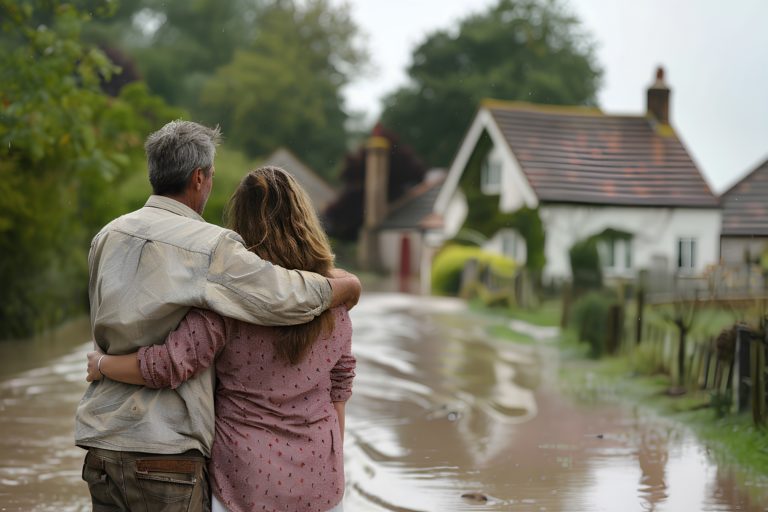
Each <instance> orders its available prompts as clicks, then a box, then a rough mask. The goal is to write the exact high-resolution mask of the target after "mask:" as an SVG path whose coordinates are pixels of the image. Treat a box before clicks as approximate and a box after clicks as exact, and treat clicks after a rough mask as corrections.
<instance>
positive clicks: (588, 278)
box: [568, 237, 603, 292]
mask: <svg viewBox="0 0 768 512" xmlns="http://www.w3.org/2000/svg"><path fill="white" fill-rule="evenodd" d="M568 255H569V257H570V260H571V273H572V275H573V288H574V290H577V291H578V292H581V291H583V290H599V289H600V288H602V287H603V271H602V267H601V266H600V255H599V253H598V251H597V239H596V238H594V237H592V238H587V239H585V240H581V241H579V242H576V243H575V244H573V246H572V247H571V249H570V250H569V251H568Z"/></svg>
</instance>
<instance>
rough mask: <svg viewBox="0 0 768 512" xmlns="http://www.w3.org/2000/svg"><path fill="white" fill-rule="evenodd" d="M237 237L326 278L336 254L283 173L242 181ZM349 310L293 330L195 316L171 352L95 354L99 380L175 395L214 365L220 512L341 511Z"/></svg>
mask: <svg viewBox="0 0 768 512" xmlns="http://www.w3.org/2000/svg"><path fill="white" fill-rule="evenodd" d="M227 218H228V224H229V227H231V228H232V229H233V230H235V231H236V232H238V233H239V234H240V235H241V236H242V237H243V240H244V241H245V243H246V246H248V247H249V249H250V250H252V251H253V252H255V253H256V254H258V255H259V256H260V257H261V258H262V259H264V260H266V261H270V262H272V263H275V264H277V265H281V266H283V267H286V268H291V269H301V270H310V271H313V272H317V273H319V274H323V275H330V273H331V272H332V271H333V270H332V269H333V254H332V252H331V249H330V245H329V243H328V239H327V237H326V235H325V233H324V231H323V230H322V228H321V227H320V223H319V221H318V219H317V216H316V214H315V212H314V209H313V207H312V204H311V203H310V201H309V198H308V196H307V194H306V193H305V192H304V190H303V189H302V188H301V186H300V185H299V184H298V183H297V182H296V180H294V179H293V177H292V176H291V175H290V174H288V173H287V172H285V171H284V170H282V169H280V168H277V167H262V168H259V169H257V170H255V171H252V172H250V173H249V174H248V175H246V177H245V178H244V179H243V180H242V182H241V183H240V185H239V186H238V188H237V189H236V190H235V193H234V194H233V196H232V198H231V199H230V202H229V205H228V210H227ZM351 336H352V326H351V323H350V320H349V316H348V313H347V310H346V308H344V307H340V308H336V309H334V310H330V311H326V312H325V313H323V314H322V315H320V316H319V317H317V318H316V319H314V320H313V321H311V322H309V323H307V324H304V325H299V326H293V327H262V326H257V325H252V324H246V323H244V322H240V321H236V320H232V319H229V318H223V317H221V316H218V315H217V314H215V313H212V312H210V311H204V310H198V309H192V310H190V312H189V313H188V314H187V316H186V317H185V318H184V320H183V321H182V322H181V323H180V324H179V327H178V328H177V329H176V330H175V331H174V332H172V333H171V334H169V335H168V337H167V339H166V342H165V344H164V345H155V346H150V347H144V348H142V349H140V350H139V351H138V352H137V353H135V354H127V355H122V356H111V355H104V354H101V353H99V352H91V353H89V354H88V380H99V379H101V378H102V376H104V377H107V378H110V379H113V380H118V381H121V382H127V383H131V384H142V385H146V386H149V387H172V388H174V387H176V386H178V385H179V384H181V383H182V382H183V381H184V380H186V379H189V378H190V377H192V376H194V375H196V374H197V373H199V372H200V371H202V370H204V369H205V368H207V367H209V366H210V365H211V364H214V359H215V367H216V376H217V385H216V394H215V409H216V433H215V437H214V442H213V448H212V453H211V461H210V464H209V471H210V475H211V487H212V491H213V511H214V512H217V511H227V510H228V511H230V512H245V511H250V510H267V511H318V512H325V511H329V510H333V511H338V510H341V499H342V496H343V492H344V467H343V453H342V441H343V431H344V404H345V402H346V400H347V399H348V398H349V396H350V394H351V386H352V379H353V377H354V368H355V359H354V357H353V356H352V353H351Z"/></svg>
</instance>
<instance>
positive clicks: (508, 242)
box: [499, 229, 526, 264]
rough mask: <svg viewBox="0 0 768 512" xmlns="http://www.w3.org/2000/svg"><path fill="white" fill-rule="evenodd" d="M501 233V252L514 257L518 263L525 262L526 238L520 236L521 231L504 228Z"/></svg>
mask: <svg viewBox="0 0 768 512" xmlns="http://www.w3.org/2000/svg"><path fill="white" fill-rule="evenodd" d="M499 235H500V238H501V253H502V254H503V255H504V256H507V257H510V258H512V259H513V260H515V262H517V263H518V264H523V263H525V258H526V248H525V238H523V237H522V236H520V233H518V232H517V231H515V230H514V229H504V230H502V231H501V232H500V233H499Z"/></svg>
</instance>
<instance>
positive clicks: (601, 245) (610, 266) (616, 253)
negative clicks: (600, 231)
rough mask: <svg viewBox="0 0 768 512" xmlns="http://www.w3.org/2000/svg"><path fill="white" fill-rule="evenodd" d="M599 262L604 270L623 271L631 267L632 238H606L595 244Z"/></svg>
mask: <svg viewBox="0 0 768 512" xmlns="http://www.w3.org/2000/svg"><path fill="white" fill-rule="evenodd" d="M597 250H598V253H599V254H600V263H601V265H602V267H603V268H604V269H605V270H608V271H612V272H624V271H627V270H630V269H631V268H632V240H631V239H627V238H606V239H603V240H600V241H599V242H598V246H597Z"/></svg>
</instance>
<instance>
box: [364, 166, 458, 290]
mask: <svg viewBox="0 0 768 512" xmlns="http://www.w3.org/2000/svg"><path fill="white" fill-rule="evenodd" d="M444 180H445V171H443V170H441V169H435V170H433V171H430V172H429V173H428V174H427V177H426V178H425V180H424V181H423V182H422V183H421V184H419V185H417V186H415V187H413V188H412V189H411V190H409V191H408V192H407V194H406V195H405V197H403V198H402V199H400V200H399V201H397V202H396V203H394V204H392V205H391V206H390V208H389V211H388V213H387V216H386V217H385V218H384V220H383V221H382V222H381V223H380V224H379V226H378V228H377V231H378V237H379V258H380V264H381V266H382V267H383V269H384V270H386V271H387V272H389V273H390V274H397V275H399V276H401V277H403V278H409V277H411V278H418V277H420V276H421V274H422V273H423V272H428V271H429V268H430V267H429V262H430V261H431V256H432V254H431V253H429V252H425V248H426V247H428V246H429V245H430V240H429V237H431V236H434V235H433V233H434V232H435V231H436V230H440V229H441V228H442V219H441V218H440V217H438V216H437V215H435V214H434V213H433V212H432V210H433V209H434V207H435V201H436V200H437V194H438V193H439V192H440V186H441V185H442V184H443V181H444ZM424 265H427V266H426V267H425V266H424Z"/></svg>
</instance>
